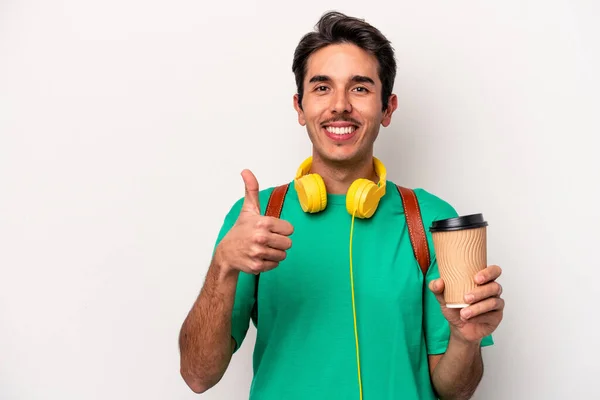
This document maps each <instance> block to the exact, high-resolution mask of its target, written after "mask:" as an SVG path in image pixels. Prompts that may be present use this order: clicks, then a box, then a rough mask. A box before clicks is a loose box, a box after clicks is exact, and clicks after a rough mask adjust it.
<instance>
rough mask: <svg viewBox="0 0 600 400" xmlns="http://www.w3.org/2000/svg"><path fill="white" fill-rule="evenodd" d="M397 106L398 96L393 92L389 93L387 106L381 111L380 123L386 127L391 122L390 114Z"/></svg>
mask: <svg viewBox="0 0 600 400" xmlns="http://www.w3.org/2000/svg"><path fill="white" fill-rule="evenodd" d="M396 108H398V97H397V96H396V95H395V94H392V95H390V98H389V99H388V106H387V108H386V109H385V111H384V112H383V119H382V120H381V125H383V126H384V127H386V128H387V126H388V125H389V124H390V123H391V122H392V114H393V113H394V111H396Z"/></svg>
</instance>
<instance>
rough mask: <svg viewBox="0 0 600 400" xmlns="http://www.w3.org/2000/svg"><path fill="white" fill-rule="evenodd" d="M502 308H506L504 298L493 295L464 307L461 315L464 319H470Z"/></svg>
mask: <svg viewBox="0 0 600 400" xmlns="http://www.w3.org/2000/svg"><path fill="white" fill-rule="evenodd" d="M502 309H504V300H503V299H501V298H498V297H491V298H489V299H485V300H483V301H480V302H477V303H475V304H471V305H470V306H468V307H465V308H463V309H462V310H461V312H460V316H461V318H462V319H464V320H468V319H470V318H474V317H477V316H479V315H484V314H486V313H489V312H490V311H496V310H502Z"/></svg>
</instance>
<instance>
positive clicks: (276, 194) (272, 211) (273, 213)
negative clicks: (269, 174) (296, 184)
mask: <svg viewBox="0 0 600 400" xmlns="http://www.w3.org/2000/svg"><path fill="white" fill-rule="evenodd" d="M289 186H290V184H289V183H286V184H285V185H281V186H277V187H276V188H275V189H273V191H272V192H271V196H270V197H269V203H268V204H267V210H266V211H265V215H266V216H267V217H275V218H279V216H280V215H281V210H282V209H283V201H284V200H285V195H286V194H287V191H288V188H289Z"/></svg>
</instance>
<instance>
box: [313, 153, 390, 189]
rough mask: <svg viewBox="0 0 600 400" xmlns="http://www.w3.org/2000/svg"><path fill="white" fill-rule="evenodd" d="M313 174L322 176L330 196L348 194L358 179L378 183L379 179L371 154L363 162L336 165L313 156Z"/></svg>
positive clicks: (315, 155)
mask: <svg viewBox="0 0 600 400" xmlns="http://www.w3.org/2000/svg"><path fill="white" fill-rule="evenodd" d="M311 173H317V174H319V175H321V177H322V178H323V181H324V182H325V187H326V188H327V193H330V194H346V192H348V188H350V185H351V184H352V182H354V181H355V180H356V179H359V178H364V179H370V180H372V181H373V182H375V183H377V182H378V181H379V178H378V177H377V174H376V173H375V168H374V166H373V155H372V154H370V155H368V156H367V157H365V158H364V159H362V160H359V161H353V162H348V163H335V162H333V163H332V162H330V161H325V160H323V159H321V158H320V157H319V156H318V155H317V154H314V155H313V161H312V166H311Z"/></svg>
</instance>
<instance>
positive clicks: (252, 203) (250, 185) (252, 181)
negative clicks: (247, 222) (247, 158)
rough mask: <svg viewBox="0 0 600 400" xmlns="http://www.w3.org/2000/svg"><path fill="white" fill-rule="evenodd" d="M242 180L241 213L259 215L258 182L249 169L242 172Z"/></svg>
mask: <svg viewBox="0 0 600 400" xmlns="http://www.w3.org/2000/svg"><path fill="white" fill-rule="evenodd" d="M242 179H243V180H244V189H245V192H246V193H245V195H244V204H243V206H242V211H250V212H255V213H256V214H260V202H259V200H258V181H257V180H256V177H255V176H254V174H253V173H252V171H250V170H249V169H245V170H243V171H242Z"/></svg>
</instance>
